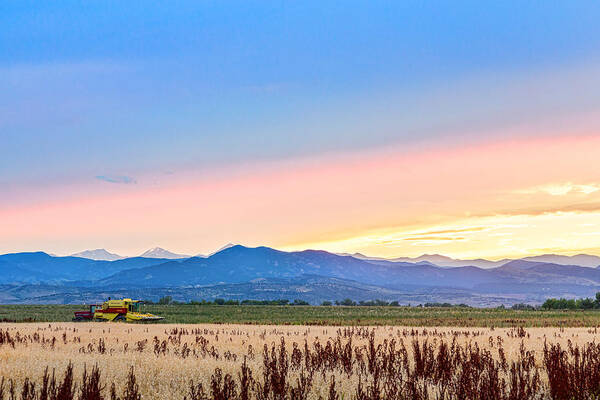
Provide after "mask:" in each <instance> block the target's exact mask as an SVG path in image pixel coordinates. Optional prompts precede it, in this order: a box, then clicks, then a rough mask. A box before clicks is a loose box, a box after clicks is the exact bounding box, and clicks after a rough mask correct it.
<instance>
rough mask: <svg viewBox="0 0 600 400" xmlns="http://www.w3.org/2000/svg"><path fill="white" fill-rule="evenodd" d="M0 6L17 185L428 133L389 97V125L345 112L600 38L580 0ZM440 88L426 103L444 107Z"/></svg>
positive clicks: (557, 59)
mask: <svg viewBox="0 0 600 400" xmlns="http://www.w3.org/2000/svg"><path fill="white" fill-rule="evenodd" d="M0 12H1V14H0V15H1V16H0V24H1V26H2V29H1V31H0V68H1V71H3V72H2V74H1V75H2V76H3V77H0V88H1V89H2V90H1V92H0V104H2V108H3V109H4V111H3V112H2V114H0V118H1V119H0V127H2V128H1V129H2V131H3V132H4V133H3V136H4V146H3V148H4V150H3V151H2V154H1V155H2V158H3V159H5V161H7V164H8V165H4V167H3V168H2V171H3V172H0V178H1V179H2V180H3V181H11V180H13V179H19V177H21V178H22V179H26V180H31V182H32V183H34V182H35V181H37V180H45V179H72V178H73V177H74V175H77V173H75V172H74V170H78V171H81V173H85V174H87V176H90V177H93V176H96V175H98V174H105V173H122V174H127V173H134V172H135V171H136V170H139V169H140V168H142V169H143V168H166V169H169V168H177V166H178V165H180V163H191V164H194V163H208V165H212V164H211V162H213V161H218V162H232V161H235V160H239V159H250V160H254V159H263V158H270V157H284V158H285V157H288V156H295V155H298V154H306V153H308V154H311V153H314V152H319V151H335V150H344V149H354V148H363V147H365V146H378V145H384V144H387V143H390V142H392V143H393V142H399V143H402V142H404V141H411V140H415V136H416V137H417V139H418V137H423V136H428V135H433V136H434V137H435V135H436V133H437V130H436V129H432V132H424V130H425V129H424V128H427V127H428V124H427V123H426V121H423V120H420V121H419V120H418V119H417V120H415V118H414V117H412V116H411V115H403V113H402V109H400V110H398V109H397V108H396V109H394V108H392V111H393V112H394V114H395V115H394V117H395V118H399V119H402V118H406V119H408V120H409V121H408V122H409V123H408V124H407V126H406V128H407V129H403V130H400V129H396V130H395V131H394V132H389V130H386V129H381V130H380V132H378V133H373V132H370V131H369V129H368V128H363V129H360V127H356V121H352V119H353V118H355V115H356V114H355V111H356V110H357V109H358V110H360V111H358V112H363V113H365V115H367V117H370V118H373V119H377V120H380V121H381V120H382V119H385V118H390V115H384V114H386V110H385V107H393V106H394V105H395V104H398V108H402V106H403V105H407V106H408V107H412V106H414V104H410V103H411V100H410V98H411V97H413V98H415V99H416V100H417V101H423V100H421V97H422V96H423V93H433V94H434V96H435V94H436V93H437V92H436V91H440V90H444V89H445V88H447V87H450V88H453V87H455V88H456V86H458V87H459V90H460V87H461V85H465V86H467V87H466V90H465V92H466V93H465V96H469V95H470V93H469V91H470V90H472V89H471V87H472V86H473V85H481V84H480V83H475V84H472V83H468V82H467V83H465V80H469V79H472V77H483V78H491V79H492V80H490V79H488V81H487V83H485V85H487V86H486V87H487V89H488V90H490V91H493V90H498V89H502V79H503V77H505V76H509V77H510V76H513V75H519V74H522V75H525V76H527V75H528V74H533V75H535V74H537V73H538V71H545V70H546V69H557V68H563V67H569V66H571V65H576V66H577V65H578V63H580V62H585V61H587V60H589V59H593V58H594V57H595V56H596V54H597V50H598V48H599V44H600V32H599V28H598V24H597V21H598V20H599V17H600V11H599V7H593V2H546V1H536V2H476V1H473V2H460V3H456V2H450V1H448V2H439V1H436V2H426V3H425V2H420V1H419V2H410V1H409V2H381V1H374V2H370V1H369V2H343V3H342V2H329V3H327V2H325V3H324V2H320V1H319V2H299V3H292V2H263V1H260V2H250V1H242V2H209V1H207V2H200V3H199V2H185V1H177V2H153V3H152V2H135V1H132V2H127V3H122V2H110V1H102V2H70V1H67V2H44V1H33V2H5V3H3V4H2V5H1V6H0ZM493 80H498V85H497V86H498V87H494V82H493ZM468 85H470V86H468ZM451 90H453V89H451ZM471 95H472V96H475V98H476V101H475V102H476V103H478V104H477V105H476V107H475V109H474V110H473V114H474V115H477V114H478V113H485V107H486V104H481V102H480V100H479V99H478V98H477V96H478V95H477V93H475V94H471ZM519 95H520V94H518V93H517V94H514V95H513V96H514V97H517V96H519ZM401 96H405V97H404V98H403V99H399V97H401ZM479 96H481V94H479ZM487 97H488V100H487V101H488V102H489V107H493V108H494V109H497V108H498V104H494V98H493V96H487ZM467 100H469V99H467ZM427 101H428V102H431V103H433V102H434V100H431V99H427ZM442 101H443V103H442V104H435V105H434V106H435V107H437V109H435V111H436V112H437V113H438V114H444V113H454V112H455V111H454V110H453V107H452V103H454V102H453V101H452V100H449V99H443V100H442ZM457 101H464V100H463V99H457ZM406 103H408V104H406ZM509 103H510V101H509ZM434 106H430V107H431V108H433V107H434ZM423 107H425V108H427V107H428V104H424V105H423ZM382 108H383V110H382ZM347 110H348V111H350V112H346V111H347ZM424 118H425V117H422V119H424ZM440 119H441V122H442V123H444V122H445V121H444V119H443V116H442V117H441V118H440ZM348 120H351V121H352V122H348ZM434 122H435V121H434ZM432 125H435V123H432ZM413 126H416V127H417V128H421V129H417V130H415V131H414V132H410V130H411V128H412V127H413ZM442 127H445V126H444V125H443V124H442ZM403 131H404V132H403ZM440 135H443V134H440ZM28 154H30V155H31V157H28ZM149 159H152V161H150V160H149ZM130 171H131V172H130Z"/></svg>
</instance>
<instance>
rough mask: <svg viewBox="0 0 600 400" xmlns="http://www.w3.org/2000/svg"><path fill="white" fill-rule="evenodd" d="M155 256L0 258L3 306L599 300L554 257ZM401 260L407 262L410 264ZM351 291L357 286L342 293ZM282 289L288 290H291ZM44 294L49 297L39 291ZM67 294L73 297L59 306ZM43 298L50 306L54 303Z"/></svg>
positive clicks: (244, 252)
mask: <svg viewBox="0 0 600 400" xmlns="http://www.w3.org/2000/svg"><path fill="white" fill-rule="evenodd" d="M151 250H152V251H151V252H146V253H144V255H153V254H158V255H163V256H168V257H169V258H167V257H161V258H148V257H131V258H125V259H120V260H115V261H106V260H92V259H88V258H82V257H73V256H69V257H53V256H50V255H48V254H46V253H43V252H33V253H14V254H5V255H0V285H4V286H3V287H4V289H2V288H0V302H2V299H6V301H15V302H18V301H34V300H33V299H34V298H38V297H40V296H42V297H44V296H53V297H52V301H58V300H57V299H60V298H63V299H65V301H67V300H66V299H71V300H68V301H75V300H74V299H76V298H77V296H76V295H77V293H78V292H77V291H79V292H81V293H83V292H85V293H88V292H89V293H106V292H107V291H113V292H114V291H115V290H117V291H120V292H128V291H131V292H133V293H147V296H148V298H154V297H155V296H157V295H158V294H159V293H170V292H171V291H172V292H174V293H177V292H178V290H181V291H182V293H187V295H189V296H207V295H210V296H212V297H214V296H234V294H235V293H237V294H235V298H241V297H245V298H262V299H264V298H265V296H268V295H269V293H270V294H271V295H272V296H275V295H279V294H281V293H291V294H296V295H297V297H296V298H299V299H310V301H311V302H317V301H318V300H319V299H320V300H335V299H339V298H328V297H327V296H333V295H334V294H335V296H338V297H339V296H342V295H343V293H344V291H345V290H347V293H348V295H350V294H352V295H353V296H356V298H357V299H359V298H360V299H368V298H369V296H380V297H381V298H384V297H385V296H388V295H389V296H390V297H391V298H394V296H395V297H396V298H397V299H409V298H410V296H409V294H410V293H415V291H418V292H419V293H421V294H422V297H419V299H430V300H427V301H447V302H453V301H458V299H462V300H464V301H466V302H467V304H471V305H478V304H479V305H481V304H488V305H489V304H496V303H494V302H493V301H491V300H489V299H491V298H494V299H496V300H494V301H510V302H520V301H524V302H534V303H535V302H541V301H543V300H544V299H545V298H547V297H581V296H593V295H594V294H595V292H596V291H600V268H590V267H587V266H579V265H572V264H571V265H570V264H558V263H552V262H546V260H555V259H554V258H552V256H551V255H546V256H539V257H537V258H536V257H530V258H528V259H519V260H503V263H502V264H501V265H495V266H492V267H489V264H485V265H486V267H480V266H475V265H460V266H454V265H444V266H439V265H437V264H435V263H434V262H433V261H436V262H438V263H444V264H449V263H457V262H463V263H467V264H473V261H487V260H455V259H451V258H448V257H444V256H439V255H424V256H421V257H416V258H396V259H392V260H387V259H382V258H371V257H367V256H364V255H362V254H353V255H345V254H342V255H340V254H333V253H329V252H326V251H321V250H304V251H295V252H285V251H280V250H276V249H272V248H269V247H264V246H263V247H254V248H251V247H245V246H241V245H231V244H229V245H227V246H225V247H224V248H223V249H221V250H220V251H217V252H215V253H213V254H212V255H210V256H203V257H187V256H185V255H181V254H175V253H171V252H168V251H166V250H164V249H160V248H157V249H151ZM109 254H110V253H109ZM179 257H183V258H179ZM594 257H596V256H586V257H581V256H575V257H565V256H558V258H557V259H556V260H558V261H561V262H565V263H566V262H567V261H573V260H577V261H579V260H583V261H586V262H587V263H588V265H593V263H594V262H595V258H594ZM407 259H408V260H411V262H406V261H405V260H407ZM532 259H533V260H542V261H543V262H539V261H532ZM504 261H506V262H504ZM491 263H500V262H491ZM307 277H313V278H310V279H308V278H307ZM350 281H351V282H353V283H352V284H350V283H348V282H350ZM261 282H263V283H264V284H261ZM286 282H287V283H286ZM286 284H289V285H290V288H289V290H288V289H286V288H285V285H286ZM44 285H45V286H44ZM265 285H266V286H265ZM311 285H313V286H311ZM43 287H46V288H47V290H46V289H44V290H42V288H43ZM350 287H352V288H353V289H350ZM36 288H39V290H38V289H36ZM317 288H318V289H317ZM344 288H346V289H344ZM3 290H4V291H5V292H2V291H3ZM236 290H237V291H238V292H236ZM361 291H362V292H361ZM16 293H18V295H17V294H16ZM28 293H29V295H28ZM36 293H37V294H39V296H36ZM44 293H45V294H44ZM67 293H70V294H69V295H68V296H67V297H64V296H63V294H65V296H66V294H67ZM278 293H279V294H278ZM359 293H360V294H359ZM291 294H290V296H291ZM384 295H385V296H384ZM28 296H29V297H28ZM61 296H62V297H61ZM182 296H183V295H182ZM319 296H322V297H320V298H319ZM423 296H424V297H423ZM346 297H348V296H346ZM390 297H385V298H386V299H389V298H390ZM44 298H46V299H48V301H50V300H49V299H50V297H44ZM342 298H343V297H342ZM24 299H27V300H24ZM444 299H445V300H444ZM38 300H39V299H38ZM38 300H35V301H38ZM39 301H43V300H39ZM306 301H309V300H306ZM407 301H408V300H407ZM478 302H479V303H478Z"/></svg>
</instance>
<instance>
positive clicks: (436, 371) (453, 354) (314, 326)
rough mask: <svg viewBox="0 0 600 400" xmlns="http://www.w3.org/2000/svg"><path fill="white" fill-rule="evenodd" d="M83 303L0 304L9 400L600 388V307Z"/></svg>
mask: <svg viewBox="0 0 600 400" xmlns="http://www.w3.org/2000/svg"><path fill="white" fill-rule="evenodd" d="M81 309H82V306H73V305H59V306H53V305H27V306H25V305H11V306H4V305H3V306H0V321H7V322H2V323H0V382H2V378H3V379H4V381H3V383H0V400H4V399H10V400H13V399H14V400H16V399H22V400H69V399H79V400H86V399H90V400H92V399H93V400H100V399H102V398H106V399H108V398H110V399H111V400H112V399H114V400H117V399H122V400H138V399H141V398H144V399H167V400H171V399H173V400H175V399H177V400H180V399H181V400H183V399H184V398H187V399H188V400H227V399H232V400H248V399H253V400H254V399H256V400H302V399H306V400H308V399H314V400H317V399H327V400H341V399H345V400H350V399H352V400H384V399H398V400H408V399H417V400H419V399H420V400H429V399H439V400H459V399H460V400H462V399H481V400H483V399H497V400H533V399H553V400H554V399H569V400H571V399H581V400H583V399H597V398H599V396H600V344H596V342H598V339H600V336H599V332H598V329H597V327H600V313H598V312H595V311H586V312H583V311H516V310H503V309H468V308H416V307H413V308H408V307H310V306H308V307H307V306H214V305H211V306H206V305H204V306H192V305H148V306H147V307H146V310H147V311H149V312H152V313H156V314H158V315H161V316H164V317H165V321H163V322H162V323H153V324H128V323H112V322H105V323H99V322H80V323H74V322H67V321H70V319H71V318H72V315H73V314H72V313H73V311H76V310H81ZM32 320H35V321H36V322H31V321H32ZM12 321H15V322H12ZM27 321H29V322H27ZM45 371H46V372H45ZM84 371H85V372H84ZM11 392H12V393H13V394H12V395H11ZM140 396H141V397H140Z"/></svg>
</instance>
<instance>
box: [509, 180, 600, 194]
mask: <svg viewBox="0 0 600 400" xmlns="http://www.w3.org/2000/svg"><path fill="white" fill-rule="evenodd" d="M599 190H600V185H599V184H597V183H590V184H575V183H571V182H566V183H552V184H548V185H541V186H536V187H533V188H528V189H523V190H517V191H516V193H519V194H535V193H546V194H549V195H551V196H566V195H568V194H584V195H586V194H591V193H594V192H597V191H599Z"/></svg>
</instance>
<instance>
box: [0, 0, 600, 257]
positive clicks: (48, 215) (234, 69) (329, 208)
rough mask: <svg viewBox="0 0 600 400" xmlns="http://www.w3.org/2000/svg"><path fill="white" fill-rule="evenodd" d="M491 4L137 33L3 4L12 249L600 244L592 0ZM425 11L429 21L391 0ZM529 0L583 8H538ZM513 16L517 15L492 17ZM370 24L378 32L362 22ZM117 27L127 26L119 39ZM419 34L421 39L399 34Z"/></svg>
mask: <svg viewBox="0 0 600 400" xmlns="http://www.w3.org/2000/svg"><path fill="white" fill-rule="evenodd" d="M240 7H242V6H241V5H240ZM307 7H308V6H307ZM477 7H479V6H477ZM481 7H483V8H482V9H481V10H480V11H481V12H480V13H477V12H475V11H474V10H466V9H463V10H454V6H452V7H450V8H452V9H453V12H451V13H449V14H448V15H449V16H448V19H452V18H454V17H451V15H454V14H455V13H456V14H457V16H456V18H457V21H460V23H461V24H460V26H463V28H461V29H458V28H457V26H459V25H456V26H455V25H453V24H452V23H451V22H452V21H446V22H447V26H446V25H444V26H441V27H440V26H438V25H437V22H436V23H434V22H435V21H437V19H436V18H435V16H436V15H438V13H439V12H440V11H439V10H437V9H436V8H435V7H433V8H431V9H430V8H428V7H425V8H424V9H419V10H416V9H415V10H401V9H400V8H398V9H396V8H394V7H392V9H390V10H388V9H387V8H386V7H379V6H377V5H369V6H365V7H364V8H365V9H364V10H362V12H360V13H357V14H356V15H355V14H353V13H351V12H350V11H349V10H340V9H337V8H336V9H335V10H334V11H335V12H336V15H338V16H339V19H338V18H336V21H338V20H339V21H338V22H335V23H333V22H331V24H329V22H327V24H325V21H329V19H328V17H327V15H329V14H328V13H326V12H324V13H323V14H318V13H317V14H316V15H315V14H313V13H314V12H315V11H314V10H312V7H308V8H309V9H311V10H312V11H310V12H309V11H308V10H306V11H307V13H306V15H312V17H311V18H308V19H307V17H305V16H304V14H303V13H298V14H297V15H296V14H294V15H295V16H296V17H297V18H292V17H289V13H290V12H291V11H290V10H288V9H287V8H286V7H285V6H282V8H281V9H273V10H271V9H266V8H265V9H261V11H260V12H258V11H257V12H256V15H255V16H254V18H255V19H256V20H255V21H254V22H255V24H250V25H248V24H240V23H239V22H240V21H241V18H242V17H243V14H244V13H241V14H240V15H237V13H233V14H231V11H230V9H228V8H227V9H226V8H222V7H219V6H214V7H208V8H210V9H207V10H204V11H205V14H202V13H201V14H202V18H199V19H198V21H195V20H194V21H192V20H190V18H192V17H189V16H188V14H186V13H181V14H179V13H176V15H175V14H173V15H172V18H166V17H165V18H164V21H162V22H161V23H160V24H158V25H156V26H154V25H153V24H146V25H144V26H146V28H144V29H142V28H140V26H138V25H137V23H136V25H135V26H132V27H129V28H128V30H127V31H123V30H122V28H121V27H120V26H118V25H114V24H109V23H108V22H106V21H103V20H102V19H101V17H90V18H91V19H92V20H91V21H88V22H89V24H87V25H88V26H89V27H86V28H85V29H82V31H80V29H81V27H80V26H79V25H77V24H76V23H75V22H69V23H65V25H64V26H63V22H64V21H65V20H68V21H76V20H77V18H75V17H77V15H78V13H80V12H81V13H83V12H85V10H79V11H77V10H75V9H71V11H70V13H71V14H69V15H66V14H65V15H63V13H64V12H65V13H66V11H64V10H58V9H57V10H55V11H56V14H55V16H54V17H53V18H49V19H48V21H47V23H48V24H49V25H51V26H55V27H58V26H60V27H61V30H57V31H60V32H63V31H62V29H63V28H64V32H67V33H64V34H62V33H56V34H49V33H48V35H49V36H48V37H47V40H46V41H45V43H46V44H45V45H44V44H40V43H38V41H37V40H34V39H35V38H37V37H38V36H39V35H42V36H43V35H45V34H46V33H44V31H43V29H42V28H40V29H41V30H40V31H39V32H38V31H34V32H30V31H25V30H22V29H21V27H20V26H19V25H18V24H17V23H16V22H14V21H16V20H18V19H19V18H18V16H19V15H21V14H20V13H21V12H22V10H19V9H16V8H15V9H14V10H12V11H10V12H7V13H5V15H4V16H2V17H0V20H1V21H2V22H3V26H7V28H6V29H5V30H4V29H3V30H4V32H3V33H1V35H2V39H4V40H2V41H0V50H3V51H0V54H2V55H1V56H0V104H2V105H3V107H2V109H3V111H1V112H0V130H1V131H2V133H1V135H2V147H1V148H0V163H1V164H0V167H1V168H0V184H1V185H2V191H1V193H2V196H1V197H0V253H6V252H16V251H37V250H43V251H47V252H51V253H55V254H61V255H63V254H71V253H73V252H75V251H81V250H84V249H90V248H100V247H103V248H107V249H109V250H111V251H115V252H117V253H119V254H123V255H136V254H140V253H141V252H143V251H144V250H146V249H147V248H149V247H152V246H161V247H165V248H168V249H170V250H172V251H175V252H179V253H184V254H198V253H202V254H206V253H210V252H211V251H214V250H215V249H217V248H219V247H220V246H222V245H224V244H225V243H228V242H233V243H242V244H245V245H248V246H261V245H265V246H271V247H275V248H279V249H284V250H296V249H305V248H318V249H325V250H330V251H334V252H343V253H353V252H361V253H365V254H368V255H372V256H382V257H399V256H418V255H420V254H423V253H440V254H445V255H448V256H453V257H469V258H471V257H472V258H477V257H486V258H491V259H500V258H504V257H516V256H525V255H534V254H542V253H557V254H569V255H572V254H577V253H581V252H585V253H589V254H598V255H600V167H598V159H599V156H600V95H599V93H600V73H599V72H598V71H600V70H599V69H598V68H597V66H598V65H600V64H599V63H598V60H597V59H596V58H595V57H596V54H597V50H598V48H599V44H600V43H599V42H598V41H597V40H596V41H595V40H593V39H592V38H594V37H600V35H597V33H599V32H598V28H597V24H596V23H595V21H597V20H596V19H595V18H594V16H593V15H589V14H590V13H585V14H580V13H577V12H575V11H574V10H571V11H569V12H573V15H576V16H577V18H574V19H573V22H572V23H571V22H569V21H570V20H569V21H565V18H564V16H565V13H566V11H565V10H562V9H561V8H560V7H556V9H552V8H550V7H549V8H548V9H544V10H538V9H535V10H533V9H532V10H528V9H524V10H522V13H520V14H519V15H518V16H515V15H514V12H513V10H512V9H511V8H510V7H508V8H504V7H501V6H497V7H495V9H494V10H493V12H492V11H490V10H487V9H486V7H484V6H483V5H482V6H481ZM134 8H135V7H134ZM242 8H243V7H242ZM334 8H335V7H334ZM133 11H135V10H131V12H133ZM138 11H139V12H136V13H134V14H136V16H138V14H139V18H140V19H141V20H142V21H144V20H145V21H153V15H154V14H156V15H162V14H164V13H167V14H169V15H170V13H171V12H172V10H165V9H163V8H162V7H158V6H157V7H155V8H150V9H144V10H138ZM296 11H298V10H296ZM332 12H333V11H332ZM403 13H407V14H406V15H405V14H403ZM413 13H422V15H421V14H420V19H419V20H420V21H421V23H424V24H425V25H427V26H429V25H428V24H430V31H429V30H427V29H421V28H418V29H417V27H413V26H412V25H411V23H407V24H399V23H396V22H394V21H397V20H398V19H396V20H394V18H392V19H390V21H388V20H387V19H385V18H384V17H385V16H386V15H388V14H391V15H395V16H396V17H398V18H400V17H402V20H403V21H405V20H406V21H412V18H409V17H408V16H410V15H413ZM528 13H531V15H535V16H536V18H538V17H540V13H542V15H543V16H544V19H545V20H547V21H555V20H556V21H561V23H564V24H567V25H568V26H566V27H564V30H553V29H550V28H549V27H550V26H554V25H555V24H554V25H553V24H552V23H550V22H548V24H546V25H544V26H540V25H539V24H533V25H532V24H530V23H526V22H527V21H529V19H528V18H529V17H531V15H530V14H528ZM272 14H274V15H272ZM11 15H12V16H11ZM86 15H87V14H86ZM192 15H193V14H192ZM253 15H254V14H253ZM502 15H505V16H507V18H506V19H508V20H509V21H505V24H507V25H506V26H505V25H504V23H503V24H500V25H499V24H495V23H494V21H497V20H498V19H502V20H504V19H503V18H502ZM567 15H570V14H568V13H567ZM61 16H62V17H64V18H63V19H61ZM209 16H211V17H213V18H214V19H215V20H219V19H221V18H225V17H227V18H230V19H231V21H230V23H231V26H236V27H237V29H239V31H235V32H232V31H231V30H229V29H224V28H223V27H222V26H221V27H218V26H213V25H212V23H211V21H212V20H211V18H209ZM277 16H278V17H282V18H283V19H284V20H285V21H286V25H285V26H283V27H282V26H280V25H279V23H277V21H278V20H279V18H275V17H277ZM361 16H367V18H363V17H361ZM369 16H370V17H371V18H369ZM508 16H510V18H508ZM528 16H529V17H528ZM288 17H289V18H288ZM375 17H378V18H379V23H377V24H371V23H370V22H368V21H370V20H371V19H373V18H375ZM95 18H98V21H96V22H98V23H94V19H95ZM313 18H315V19H316V21H317V22H319V21H320V22H319V23H322V24H323V26H327V34H324V33H323V31H322V30H323V29H325V28H323V26H321V25H319V23H313V22H314V21H313ZM192 19H193V18H192ZM386 21H387V22H386ZM468 21H471V22H473V24H474V25H473V24H471V23H468ZM575 21H576V22H575ZM102 22H106V24H103V23H102ZM309 22H310V23H309ZM475 22H477V23H476V24H475ZM529 22H530V21H529ZM198 24H199V25H198ZM355 24H359V25H360V26H361V27H362V29H363V30H362V32H363V34H361V35H358V34H355V33H353V32H349V31H348V30H347V26H354V25H355ZM463 24H464V25H463ZM148 25H152V28H149V27H148ZM471 25H473V26H471ZM571 25H572V26H571ZM197 26H202V29H203V30H202V35H200V34H199V36H198V37H196V36H194V35H191V36H190V35H189V34H188V33H189V32H188V31H189V30H193V29H196V28H195V27H197ZM320 26H321V28H320ZM522 26H531V28H530V29H531V30H534V31H535V32H529V34H530V35H531V38H530V40H529V41H528V42H527V43H523V41H522V40H520V37H519V36H518V35H516V36H514V37H513V36H512V33H513V32H514V31H515V30H517V31H518V29H520V27H522ZM136 27H137V28H136ZM575 28H577V29H575ZM136 29H139V32H143V34H140V35H139V37H138V36H135V35H133V36H132V37H129V35H130V33H131V32H135V31H136ZM146 29H148V30H146ZM153 30H156V32H154V31H153ZM413 30H414V31H413ZM444 30H452V32H454V36H452V35H446V34H445V33H444ZM481 30H483V32H482V31H481ZM113 31H116V32H117V33H121V34H122V35H126V36H127V37H128V39H129V41H123V42H121V41H116V39H115V42H114V43H113V42H112V39H110V37H112V36H111V35H112V32H113ZM564 31H569V32H571V34H572V37H570V39H569V38H566V37H565V35H564V34H563V32H564ZM75 32H77V33H75ZM108 32H111V35H107V33H108ZM364 32H366V33H364ZM153 33H155V34H156V35H153ZM409 34H410V35H412V36H411V37H413V39H414V41H415V43H412V42H411V45H408V44H406V45H403V46H404V47H403V46H400V45H399V43H405V40H404V38H405V37H406V36H407V35H409ZM595 34H596V35H595ZM80 35H81V37H80ZM449 36H452V37H453V39H452V40H450V39H442V37H449ZM96 37H104V39H103V41H101V42H97V41H95V39H94V38H96ZM107 37H109V38H107ZM115 37H118V35H115ZM155 37H160V38H161V40H158V41H155V40H154V38H155ZM190 37H193V38H194V39H190V41H189V42H187V41H186V40H185V39H186V38H190ZM385 37H390V38H395V39H396V40H395V41H393V40H390V42H387V41H385V40H383V39H382V38H385ZM27 38H30V39H31V38H33V39H31V40H27ZM215 38H219V40H216V39H215ZM311 38H312V39H311ZM317 38H318V39H319V40H316V39H317ZM311 40H312V41H311ZM552 40H554V46H555V47H556V48H560V49H561V52H560V54H561V56H557V55H556V54H557V53H556V52H555V51H554V50H555V48H549V47H548V45H547V43H548V42H550V41H552ZM215 41H216V42H215ZM307 41H308V42H311V43H313V44H314V45H315V46H316V48H315V49H313V48H312V47H311V46H306V45H305V43H307ZM217 42H218V43H219V44H218V46H217V45H216V43H217ZM9 43H10V44H9ZM19 43H22V46H21V45H20V44H19ZM27 43H28V44H27ZM107 43H108V44H107ZM132 43H134V44H132ZM142 43H143V45H142ZM110 45H112V47H111V46H110ZM188 46H189V47H188ZM7 47H10V49H8V48H7ZM9 50H10V51H9ZM232 54H234V55H235V56H233V55H232ZM201 56H202V57H201ZM373 60H377V63H375V62H374V61H373ZM407 60H411V62H408V61H407ZM259 65H260V68H259V67H258V66H259ZM50 99H52V100H50Z"/></svg>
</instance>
